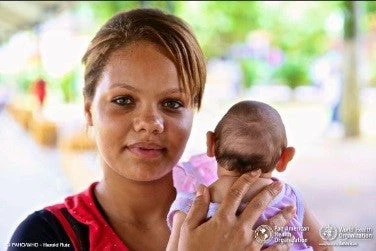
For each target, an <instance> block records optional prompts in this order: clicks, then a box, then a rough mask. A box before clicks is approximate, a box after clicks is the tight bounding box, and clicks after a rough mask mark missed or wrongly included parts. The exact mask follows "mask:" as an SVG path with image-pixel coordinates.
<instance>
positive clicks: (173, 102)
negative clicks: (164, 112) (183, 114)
mask: <svg viewBox="0 0 376 251" xmlns="http://www.w3.org/2000/svg"><path fill="white" fill-rule="evenodd" d="M163 106H164V107H167V108H169V109H173V110H177V109H179V108H180V107H183V104H182V102H180V101H177V100H167V101H165V102H164V103H163Z"/></svg>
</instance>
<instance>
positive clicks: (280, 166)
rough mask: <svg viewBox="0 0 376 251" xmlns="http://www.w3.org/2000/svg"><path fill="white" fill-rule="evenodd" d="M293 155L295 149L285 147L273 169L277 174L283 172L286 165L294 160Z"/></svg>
mask: <svg viewBox="0 0 376 251" xmlns="http://www.w3.org/2000/svg"><path fill="white" fill-rule="evenodd" d="M294 155H295V148H294V147H291V146H289V147H286V148H285V149H283V150H282V153H281V156H280V157H279V160H278V162H277V164H276V167H275V169H276V170H277V171H278V172H283V171H285V170H286V168H287V164H288V163H289V162H290V161H291V160H292V159H293V158H294Z"/></svg>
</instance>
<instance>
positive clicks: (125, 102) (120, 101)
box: [112, 97, 133, 105]
mask: <svg viewBox="0 0 376 251" xmlns="http://www.w3.org/2000/svg"><path fill="white" fill-rule="evenodd" d="M112 102H113V103H115V104H117V105H130V104H132V103H133V99H132V98H130V97H119V98H115V99H113V100H112Z"/></svg>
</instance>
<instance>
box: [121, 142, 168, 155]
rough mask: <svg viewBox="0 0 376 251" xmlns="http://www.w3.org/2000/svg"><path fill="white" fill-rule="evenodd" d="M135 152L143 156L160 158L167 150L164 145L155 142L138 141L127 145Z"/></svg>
mask: <svg viewBox="0 0 376 251" xmlns="http://www.w3.org/2000/svg"><path fill="white" fill-rule="evenodd" d="M127 148H128V149H129V151H130V152H132V153H133V154H135V155H137V156H139V157H142V158H148V159H153V158H158V157H159V156H161V155H162V153H163V151H164V150H165V148H164V147H162V146H160V145H158V144H155V143H136V144H132V145H128V147H127Z"/></svg>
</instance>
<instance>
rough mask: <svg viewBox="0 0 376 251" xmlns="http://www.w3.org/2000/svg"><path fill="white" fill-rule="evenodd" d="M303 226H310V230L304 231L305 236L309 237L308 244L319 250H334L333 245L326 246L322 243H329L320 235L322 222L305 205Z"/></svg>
mask: <svg viewBox="0 0 376 251" xmlns="http://www.w3.org/2000/svg"><path fill="white" fill-rule="evenodd" d="M303 226H305V227H309V230H308V231H305V232H304V234H303V235H304V238H306V239H307V244H308V245H309V246H311V247H312V248H313V250H315V251H316V250H319V251H332V250H333V247H331V246H324V245H320V244H324V243H327V242H326V241H324V240H323V239H322V238H321V236H320V224H319V222H318V221H317V219H316V218H315V216H314V215H313V213H312V212H311V211H310V210H309V209H308V208H307V207H305V210H304V220H303Z"/></svg>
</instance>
